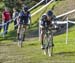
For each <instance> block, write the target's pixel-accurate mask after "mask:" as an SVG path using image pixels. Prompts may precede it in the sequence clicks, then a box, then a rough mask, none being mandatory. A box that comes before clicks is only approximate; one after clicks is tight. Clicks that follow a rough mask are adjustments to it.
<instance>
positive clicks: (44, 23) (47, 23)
mask: <svg viewBox="0 0 75 63" xmlns="http://www.w3.org/2000/svg"><path fill="white" fill-rule="evenodd" d="M53 16H54V15H53V12H52V11H51V10H49V11H48V12H47V13H46V14H44V15H43V16H42V18H41V22H40V25H41V26H40V29H41V44H42V45H41V48H42V49H44V45H43V44H44V43H43V38H44V31H45V27H46V28H48V27H52V26H53V25H52V20H53ZM52 46H53V44H52Z"/></svg>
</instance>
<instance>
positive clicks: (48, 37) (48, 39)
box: [44, 28, 53, 56]
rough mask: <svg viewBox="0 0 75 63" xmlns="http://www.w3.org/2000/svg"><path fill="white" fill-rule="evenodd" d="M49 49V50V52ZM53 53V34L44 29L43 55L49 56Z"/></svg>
mask: <svg viewBox="0 0 75 63" xmlns="http://www.w3.org/2000/svg"><path fill="white" fill-rule="evenodd" d="M50 49H51V50H50ZM52 53H53V33H52V30H49V29H47V28H46V30H45V33H44V54H45V55H46V54H48V55H49V56H51V55H52Z"/></svg>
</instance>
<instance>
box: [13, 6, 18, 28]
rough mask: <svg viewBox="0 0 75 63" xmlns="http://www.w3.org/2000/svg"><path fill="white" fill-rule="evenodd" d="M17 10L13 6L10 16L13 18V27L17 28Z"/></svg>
mask: <svg viewBox="0 0 75 63" xmlns="http://www.w3.org/2000/svg"><path fill="white" fill-rule="evenodd" d="M18 14H19V13H18V12H17V10H16V8H15V7H14V8H13V16H12V18H13V20H14V29H17V18H16V17H17V16H18Z"/></svg>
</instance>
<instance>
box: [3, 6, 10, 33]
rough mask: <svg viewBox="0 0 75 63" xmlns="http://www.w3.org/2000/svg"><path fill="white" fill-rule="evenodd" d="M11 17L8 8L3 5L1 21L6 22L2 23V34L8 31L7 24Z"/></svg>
mask: <svg viewBox="0 0 75 63" xmlns="http://www.w3.org/2000/svg"><path fill="white" fill-rule="evenodd" d="M10 19H11V14H10V12H9V10H8V8H7V7H5V8H4V11H3V12H2V22H3V23H6V24H5V25H4V32H5V33H4V34H7V31H8V26H9V22H8V21H9V20H10Z"/></svg>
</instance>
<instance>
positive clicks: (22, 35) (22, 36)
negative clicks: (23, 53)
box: [18, 26, 25, 47]
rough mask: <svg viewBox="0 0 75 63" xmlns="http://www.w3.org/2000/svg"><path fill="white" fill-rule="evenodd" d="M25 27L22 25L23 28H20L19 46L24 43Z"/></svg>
mask: <svg viewBox="0 0 75 63" xmlns="http://www.w3.org/2000/svg"><path fill="white" fill-rule="evenodd" d="M24 32H25V30H24V28H23V26H21V29H20V34H19V40H18V46H19V47H22V44H23V39H24Z"/></svg>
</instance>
